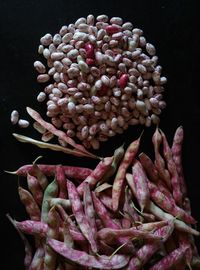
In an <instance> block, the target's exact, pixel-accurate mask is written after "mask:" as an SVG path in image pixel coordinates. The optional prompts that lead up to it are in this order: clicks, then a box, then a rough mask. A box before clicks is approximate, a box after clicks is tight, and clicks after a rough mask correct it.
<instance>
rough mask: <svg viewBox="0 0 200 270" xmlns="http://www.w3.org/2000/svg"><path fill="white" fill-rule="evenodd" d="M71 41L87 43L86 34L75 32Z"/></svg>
mask: <svg viewBox="0 0 200 270" xmlns="http://www.w3.org/2000/svg"><path fill="white" fill-rule="evenodd" d="M73 39H74V40H75V41H78V40H82V41H87V39H88V34H86V33H84V32H75V33H74V35H73Z"/></svg>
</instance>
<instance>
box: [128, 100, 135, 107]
mask: <svg viewBox="0 0 200 270" xmlns="http://www.w3.org/2000/svg"><path fill="white" fill-rule="evenodd" d="M135 106H136V105H135V100H134V99H133V98H131V99H129V100H128V107H129V109H131V110H134V109H135Z"/></svg>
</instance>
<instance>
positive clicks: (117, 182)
mask: <svg viewBox="0 0 200 270" xmlns="http://www.w3.org/2000/svg"><path fill="white" fill-rule="evenodd" d="M140 139H141V135H140V137H139V138H138V139H137V140H136V141H133V142H132V143H131V144H130V145H129V147H128V148H127V150H126V152H125V155H124V158H123V160H122V162H121V164H120V165H119V167H118V170H117V174H116V177H115V179H114V182H113V189H112V202H113V211H117V209H118V207H119V201H120V196H121V193H122V187H123V183H124V179H125V175H126V171H127V169H128V167H129V166H130V165H131V163H132V162H133V160H134V158H135V156H136V154H137V152H138V149H139V145H140Z"/></svg>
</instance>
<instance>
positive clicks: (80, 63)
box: [78, 61, 89, 73]
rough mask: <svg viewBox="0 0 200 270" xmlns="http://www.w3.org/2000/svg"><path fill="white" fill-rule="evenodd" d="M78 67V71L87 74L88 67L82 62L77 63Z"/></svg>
mask: <svg viewBox="0 0 200 270" xmlns="http://www.w3.org/2000/svg"><path fill="white" fill-rule="evenodd" d="M78 66H79V68H80V70H81V71H82V72H84V73H88V72H89V67H88V65H87V64H86V63H85V62H84V61H79V62H78Z"/></svg>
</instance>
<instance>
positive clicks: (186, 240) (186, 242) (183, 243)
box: [178, 232, 193, 269]
mask: <svg viewBox="0 0 200 270" xmlns="http://www.w3.org/2000/svg"><path fill="white" fill-rule="evenodd" d="M178 240H179V246H180V247H183V248H184V247H187V250H186V253H185V262H186V264H187V265H188V267H189V269H191V261H192V257H193V251H192V245H191V243H190V237H188V234H186V233H183V232H179V234H178Z"/></svg>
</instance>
